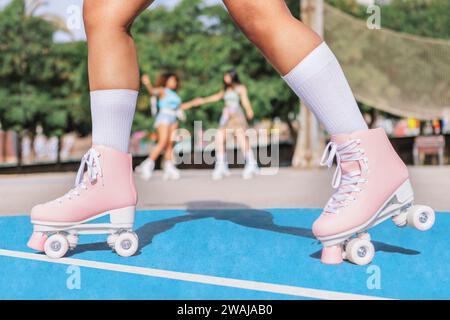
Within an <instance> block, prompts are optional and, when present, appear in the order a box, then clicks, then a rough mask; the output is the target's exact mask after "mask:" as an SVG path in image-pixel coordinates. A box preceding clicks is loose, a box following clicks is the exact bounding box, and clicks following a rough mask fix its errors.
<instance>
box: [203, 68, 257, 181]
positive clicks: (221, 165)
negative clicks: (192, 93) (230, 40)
mask: <svg viewBox="0 0 450 320" xmlns="http://www.w3.org/2000/svg"><path fill="white" fill-rule="evenodd" d="M223 84H224V87H223V89H222V90H220V91H219V92H217V93H216V94H213V95H211V96H209V97H205V98H200V99H199V103H200V105H204V104H208V103H214V102H218V101H220V100H223V101H224V103H225V106H224V108H223V111H222V116H221V118H220V122H219V130H218V132H217V135H216V164H215V168H214V171H213V179H214V180H219V179H222V178H223V177H225V176H228V175H229V170H228V162H227V157H226V147H225V146H226V139H227V136H228V133H232V134H233V135H234V137H236V140H237V143H238V146H239V148H240V149H241V151H242V153H243V154H244V157H245V168H244V171H243V173H242V177H243V178H244V179H250V178H252V177H253V176H254V175H256V174H258V173H259V168H258V163H257V161H256V159H255V156H254V154H253V150H252V148H251V146H250V143H249V140H248V137H247V135H246V130H247V129H248V123H247V119H246V116H247V118H248V119H249V120H251V119H253V108H252V105H251V103H250V100H249V98H248V94H247V87H246V86H245V85H243V84H242V83H241V82H240V80H239V75H238V73H237V72H236V70H234V69H231V70H229V71H227V72H226V73H225V74H224V76H223ZM242 107H243V108H244V110H245V115H244V113H243V111H242Z"/></svg>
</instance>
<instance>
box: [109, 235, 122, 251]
mask: <svg viewBox="0 0 450 320" xmlns="http://www.w3.org/2000/svg"><path fill="white" fill-rule="evenodd" d="M118 237H119V235H118V234H117V233H112V234H110V235H109V236H108V238H107V239H106V242H107V243H108V246H110V247H111V249H113V250H114V247H115V245H116V240H117V238H118Z"/></svg>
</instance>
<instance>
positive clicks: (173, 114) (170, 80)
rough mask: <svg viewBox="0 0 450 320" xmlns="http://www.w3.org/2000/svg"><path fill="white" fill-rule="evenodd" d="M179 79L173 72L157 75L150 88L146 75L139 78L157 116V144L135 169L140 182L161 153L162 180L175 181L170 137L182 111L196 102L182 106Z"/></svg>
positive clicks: (147, 175) (148, 176)
mask: <svg viewBox="0 0 450 320" xmlns="http://www.w3.org/2000/svg"><path fill="white" fill-rule="evenodd" d="M179 82H180V81H179V78H178V76H177V75H176V74H175V73H173V72H165V73H163V74H161V75H160V76H159V77H158V79H157V81H156V86H153V85H152V82H151V80H150V77H149V76H148V75H146V74H145V75H143V76H142V83H143V84H144V85H145V87H146V88H147V90H148V92H149V93H150V96H152V97H156V98H157V109H158V114H157V115H156V120H155V125H154V126H155V128H156V130H157V132H158V143H157V145H156V147H155V148H154V149H153V150H152V152H151V153H150V155H149V157H148V158H147V159H145V160H144V161H143V162H142V164H141V165H140V166H139V167H137V168H136V170H137V172H138V173H140V175H141V177H142V178H143V179H144V180H149V179H150V178H151V176H152V173H153V170H154V168H155V161H156V160H157V159H158V157H159V156H160V155H161V153H162V152H163V151H164V160H165V161H164V176H163V177H164V179H169V180H177V179H179V178H180V172H179V170H178V169H177V168H176V167H175V164H174V162H173V137H174V134H175V131H176V130H177V128H178V119H179V118H181V119H182V118H183V114H182V110H186V109H189V108H191V107H192V106H195V105H196V104H195V103H196V102H197V103H198V102H199V100H198V99H197V100H193V101H190V102H186V103H182V101H181V98H180V96H179V95H178V93H177V89H178V86H179Z"/></svg>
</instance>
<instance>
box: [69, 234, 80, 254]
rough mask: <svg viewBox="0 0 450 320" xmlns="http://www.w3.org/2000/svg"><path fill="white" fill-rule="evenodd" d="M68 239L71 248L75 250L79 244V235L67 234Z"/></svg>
mask: <svg viewBox="0 0 450 320" xmlns="http://www.w3.org/2000/svg"><path fill="white" fill-rule="evenodd" d="M67 241H68V242H69V248H70V250H73V249H75V247H76V246H77V244H78V236H77V235H76V234H69V235H68V236H67Z"/></svg>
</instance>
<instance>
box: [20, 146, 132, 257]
mask: <svg viewBox="0 0 450 320" xmlns="http://www.w3.org/2000/svg"><path fill="white" fill-rule="evenodd" d="M85 167H87V172H84V171H85ZM136 203H137V194H136V188H135V185H134V179H133V170H132V164H131V155H130V154H127V153H122V152H120V151H116V150H114V149H112V148H109V147H105V146H100V145H98V146H93V147H92V148H91V149H90V150H89V151H88V152H87V153H86V154H85V155H84V156H83V159H82V162H81V166H80V169H79V170H78V174H77V178H76V181H75V188H73V189H72V190H70V191H69V192H68V193H67V194H66V195H64V196H62V197H61V198H58V199H56V200H53V201H50V202H47V203H44V204H39V205H37V206H35V207H34V208H33V209H32V210H31V222H32V223H33V225H34V230H33V234H32V235H31V238H30V240H29V241H28V246H29V247H30V248H32V249H35V250H38V251H45V253H46V254H47V256H49V257H50V258H61V257H63V256H64V255H65V254H66V252H67V251H68V250H69V249H74V248H75V247H76V245H77V243H78V235H79V234H109V236H108V240H107V241H108V244H109V245H110V246H111V248H112V249H114V250H115V251H116V252H117V254H118V255H120V256H131V255H133V254H134V253H135V252H136V251H137V249H138V238H137V235H136V234H135V233H134V232H133V231H132V228H133V224H134V213H135V207H136ZM105 215H109V217H110V223H97V224H93V223H87V222H89V221H92V220H94V219H96V218H99V217H101V216H105Z"/></svg>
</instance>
